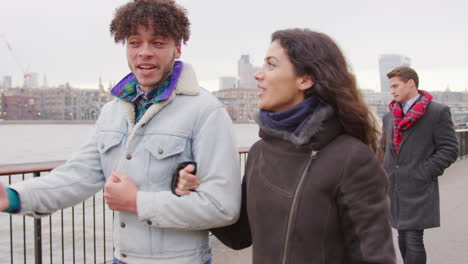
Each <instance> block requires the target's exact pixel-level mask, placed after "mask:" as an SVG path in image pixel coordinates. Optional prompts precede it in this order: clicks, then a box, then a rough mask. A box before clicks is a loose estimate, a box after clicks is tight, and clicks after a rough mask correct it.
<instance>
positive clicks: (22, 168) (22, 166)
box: [0, 160, 65, 176]
mask: <svg viewBox="0 0 468 264" xmlns="http://www.w3.org/2000/svg"><path fill="white" fill-rule="evenodd" d="M63 163H65V160H54V161H45V162H32V163H17V164H5V165H0V176H5V175H13V174H24V173H33V172H45V171H51V170H53V169H54V168H56V167H58V166H60V165H62V164H63Z"/></svg>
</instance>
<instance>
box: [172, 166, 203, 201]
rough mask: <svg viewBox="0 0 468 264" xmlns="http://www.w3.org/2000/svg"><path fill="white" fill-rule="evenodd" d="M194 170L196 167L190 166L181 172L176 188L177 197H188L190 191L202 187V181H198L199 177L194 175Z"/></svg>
mask: <svg viewBox="0 0 468 264" xmlns="http://www.w3.org/2000/svg"><path fill="white" fill-rule="evenodd" d="M194 169H195V167H194V166H193V165H191V164H190V165H187V167H185V168H183V169H181V170H180V171H179V177H178V178H177V185H176V188H175V192H176V194H177V195H180V196H183V195H187V194H189V193H190V190H195V189H197V188H198V186H200V180H198V178H197V176H195V175H193V174H192V172H193V170H194Z"/></svg>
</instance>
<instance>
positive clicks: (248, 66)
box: [237, 54, 258, 89]
mask: <svg viewBox="0 0 468 264" xmlns="http://www.w3.org/2000/svg"><path fill="white" fill-rule="evenodd" d="M257 70H258V68H256V67H254V66H253V65H252V63H250V56H249V55H245V54H244V55H241V58H240V59H239V61H238V63H237V71H238V76H239V86H238V87H239V88H246V89H255V88H257V81H256V80H255V78H254V74H255V72H256V71H257Z"/></svg>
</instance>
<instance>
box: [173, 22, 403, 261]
mask: <svg viewBox="0 0 468 264" xmlns="http://www.w3.org/2000/svg"><path fill="white" fill-rule="evenodd" d="M255 78H256V80H257V82H258V88H259V93H258V105H259V108H260V111H259V114H258V115H257V118H256V121H257V123H258V124H259V127H260V138H261V139H260V140H259V141H257V142H256V143H255V144H254V145H253V146H252V147H251V149H250V151H249V155H248V159H247V164H246V167H245V174H244V178H243V184H242V204H241V207H242V209H241V216H240V219H239V220H238V221H237V222H236V223H235V224H233V225H231V226H227V227H222V228H217V229H212V230H211V231H212V233H213V234H214V235H216V237H218V238H219V239H220V240H221V241H222V242H223V243H224V244H225V245H227V246H229V247H231V248H234V249H242V248H245V247H248V246H250V245H253V263H268V264H274V263H278V264H285V263H294V264H301V263H304V264H305V263H327V264H332V263H340V264H349V263H380V264H390V263H395V252H394V247H393V241H392V232H391V228H390V223H389V205H390V204H389V199H388V196H387V187H388V181H387V176H386V174H385V173H384V171H383V169H382V167H381V165H380V163H379V161H378V159H377V156H380V153H379V152H380V151H379V147H378V142H377V134H378V129H377V127H376V126H377V123H376V121H375V120H374V118H373V115H372V114H371V112H370V111H369V108H368V107H367V105H366V104H365V103H364V101H363V99H362V98H361V95H360V93H359V91H358V89H357V86H356V81H355V78H354V76H353V74H352V73H350V71H349V67H348V65H347V63H346V60H345V57H344V56H343V54H342V52H341V51H340V49H339V47H338V46H337V44H336V43H335V42H334V41H333V40H332V39H331V38H330V37H328V36H327V35H325V34H323V33H319V32H314V31H311V30H308V29H287V30H279V31H276V32H274V33H273V35H272V41H271V45H270V48H269V49H268V51H267V54H266V57H265V60H264V65H263V66H262V67H261V69H260V70H258V72H257V73H256V74H255ZM193 179H194V176H193V175H191V174H190V173H189V170H180V171H179V183H178V185H177V188H176V192H179V193H181V192H182V191H185V190H186V189H187V188H194V187H196V186H197V184H196V183H197V182H196V181H194V180H193ZM203 184H204V183H203V181H201V185H200V187H201V186H203Z"/></svg>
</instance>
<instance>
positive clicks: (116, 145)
mask: <svg viewBox="0 0 468 264" xmlns="http://www.w3.org/2000/svg"><path fill="white" fill-rule="evenodd" d="M123 138H124V135H123V134H122V133H120V132H99V134H98V136H97V149H98V151H99V154H100V156H101V165H102V169H103V171H104V175H105V176H106V177H107V176H108V175H109V174H110V171H111V170H113V169H115V168H116V165H117V163H116V162H117V161H118V160H119V154H120V153H121V149H122V140H123Z"/></svg>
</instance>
